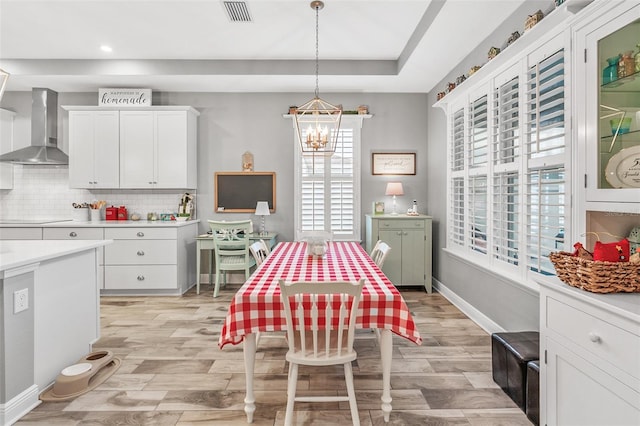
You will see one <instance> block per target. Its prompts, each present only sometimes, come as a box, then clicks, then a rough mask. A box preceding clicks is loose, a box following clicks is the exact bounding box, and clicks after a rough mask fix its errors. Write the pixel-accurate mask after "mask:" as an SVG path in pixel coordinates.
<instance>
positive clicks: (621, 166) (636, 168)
mask: <svg viewBox="0 0 640 426" xmlns="http://www.w3.org/2000/svg"><path fill="white" fill-rule="evenodd" d="M604 173H605V178H606V179H607V182H609V183H610V184H611V186H613V187H614V188H640V145H636V146H632V147H631V148H625V149H621V150H620V152H618V153H616V154H615V155H614V156H613V157H611V159H610V160H609V162H608V163H607V167H606V168H605V169H604Z"/></svg>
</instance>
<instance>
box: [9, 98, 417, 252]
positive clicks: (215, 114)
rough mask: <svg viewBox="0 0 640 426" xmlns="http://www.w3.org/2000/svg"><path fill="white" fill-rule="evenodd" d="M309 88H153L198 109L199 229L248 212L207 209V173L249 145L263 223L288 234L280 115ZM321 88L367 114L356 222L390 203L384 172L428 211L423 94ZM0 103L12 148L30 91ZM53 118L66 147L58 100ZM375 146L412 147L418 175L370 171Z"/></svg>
mask: <svg viewBox="0 0 640 426" xmlns="http://www.w3.org/2000/svg"><path fill="white" fill-rule="evenodd" d="M312 96H313V94H312V93H190V92H154V94H153V104H154V105H190V106H193V107H194V108H196V109H197V110H198V111H199V112H200V117H199V119H198V190H197V191H196V194H197V198H196V209H197V216H198V218H199V219H201V220H202V221H203V222H201V223H200V232H205V231H206V230H208V227H207V224H206V220H207V219H226V220H234V219H239V218H247V217H248V216H249V215H248V214H232V213H214V212H213V201H214V200H213V176H214V173H215V172H216V171H241V170H242V169H241V164H242V163H241V157H242V154H243V153H244V152H245V151H250V152H251V153H253V155H254V170H255V171H275V172H276V203H277V204H276V212H275V213H274V214H272V215H271V216H269V217H267V218H266V228H267V230H269V231H273V232H278V233H279V234H280V239H281V240H285V239H288V240H290V239H293V237H294V235H295V232H294V229H293V228H294V211H295V209H294V205H293V202H294V188H293V185H294V170H293V165H294V158H295V156H296V155H299V154H298V151H297V149H298V148H297V145H296V144H295V139H294V133H293V125H292V121H291V119H290V118H284V117H283V116H282V115H283V114H285V113H287V112H288V109H289V106H290V105H300V104H302V103H303V102H306V101H308V100H309V99H310V98H311V97H312ZM321 96H322V97H323V98H324V99H326V100H328V101H330V102H332V103H335V104H342V105H343V106H344V108H345V109H346V110H355V109H356V108H357V107H358V105H368V106H369V112H370V113H371V114H372V115H373V117H372V118H368V119H365V120H364V124H363V127H362V158H361V161H362V195H361V201H362V215H363V217H362V222H363V223H364V214H366V213H369V212H370V211H371V205H372V202H373V201H385V202H386V203H387V204H388V205H390V204H391V198H390V197H385V196H384V190H385V184H386V182H388V181H390V180H398V181H401V182H403V184H404V190H405V196H404V197H399V198H398V209H399V210H400V211H402V210H403V209H406V208H407V207H408V206H409V205H410V204H411V202H412V201H413V199H417V200H418V205H419V207H420V210H421V211H423V212H424V211H426V208H427V206H426V200H427V189H426V186H425V185H424V182H425V179H426V165H427V155H426V154H427V153H426V135H427V121H426V120H425V117H427V111H428V109H429V107H428V105H429V104H428V103H427V96H426V94H359V93H337V94H336V93H326V94H325V93H322V94H321ZM97 102H98V94H97V92H95V93H59V96H58V104H59V105H97ZM2 107H3V108H7V109H10V110H13V111H15V112H17V114H18V115H17V117H16V120H15V132H16V140H15V143H14V145H15V148H20V147H23V146H27V145H28V143H29V135H30V133H31V129H30V115H31V111H30V109H31V93H30V92H7V94H6V95H5V96H4V98H3V100H2ZM58 122H59V126H58V145H59V146H60V148H62V149H63V150H64V151H67V147H68V120H67V112H66V111H64V110H62V109H60V108H59V111H58ZM373 151H404V152H407V151H408V152H415V153H416V154H417V155H416V161H417V167H416V169H417V172H416V175H415V176H403V177H397V176H396V177H392V176H372V175H371V152H373ZM31 167H33V166H31ZM36 167H37V166H36ZM123 192H124V191H123ZM128 192H129V193H130V192H131V191H130V190H129V191H128ZM142 192H144V191H142ZM156 192H158V191H156ZM113 198H116V195H114V194H109V199H113ZM176 200H177V198H176ZM253 219H254V220H257V219H258V218H257V217H253ZM256 223H257V222H256ZM362 238H364V229H363V230H362Z"/></svg>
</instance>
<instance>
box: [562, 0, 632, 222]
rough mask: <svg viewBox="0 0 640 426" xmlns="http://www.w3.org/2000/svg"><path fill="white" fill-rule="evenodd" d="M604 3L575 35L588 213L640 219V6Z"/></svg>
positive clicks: (579, 143) (580, 143) (580, 149)
mask: <svg viewBox="0 0 640 426" xmlns="http://www.w3.org/2000/svg"><path fill="white" fill-rule="evenodd" d="M603 3H605V5H604V7H602V8H601V9H600V10H598V11H596V12H597V13H593V14H591V16H590V18H591V19H585V21H588V22H587V23H586V24H585V25H583V26H581V27H580V26H578V27H577V29H576V32H575V39H574V40H575V41H576V51H575V53H576V62H575V64H576V77H577V80H576V92H575V99H576V103H575V105H576V113H577V114H576V118H577V136H578V137H577V147H578V153H579V154H580V153H581V152H583V153H584V154H585V155H584V157H583V156H582V155H579V158H577V162H576V163H577V165H580V164H583V165H584V167H585V170H584V179H585V188H586V191H585V202H586V207H587V210H603V211H604V210H611V209H613V210H614V211H625V210H626V211H627V212H630V213H640V211H636V210H637V209H638V204H637V203H639V202H640V4H638V2H635V1H634V2H628V1H627V2H603ZM581 80H582V81H581ZM597 203H605V204H606V205H604V204H597ZM611 203H618V204H617V205H616V206H614V207H612V206H611ZM624 203H632V204H630V205H628V206H626V207H625V204H624Z"/></svg>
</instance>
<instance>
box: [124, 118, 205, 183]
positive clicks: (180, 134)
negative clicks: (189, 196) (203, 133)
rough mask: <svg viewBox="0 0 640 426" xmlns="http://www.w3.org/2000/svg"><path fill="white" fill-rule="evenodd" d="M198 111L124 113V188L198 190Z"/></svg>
mask: <svg viewBox="0 0 640 426" xmlns="http://www.w3.org/2000/svg"><path fill="white" fill-rule="evenodd" d="M195 117H196V116H195V113H194V110H179V111H121V112H120V120H121V121H120V159H121V160H120V187H121V188H176V189H182V188H184V189H195V188H196V186H197V175H196V131H197V128H196V118H195Z"/></svg>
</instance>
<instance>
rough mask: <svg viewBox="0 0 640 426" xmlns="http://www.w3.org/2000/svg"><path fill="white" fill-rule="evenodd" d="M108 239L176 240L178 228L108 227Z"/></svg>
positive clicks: (106, 230)
mask: <svg viewBox="0 0 640 426" xmlns="http://www.w3.org/2000/svg"><path fill="white" fill-rule="evenodd" d="M104 235H105V238H106V239H108V240H172V239H173V240H175V239H176V238H177V237H178V233H177V231H176V228H106V229H105V230H104Z"/></svg>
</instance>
